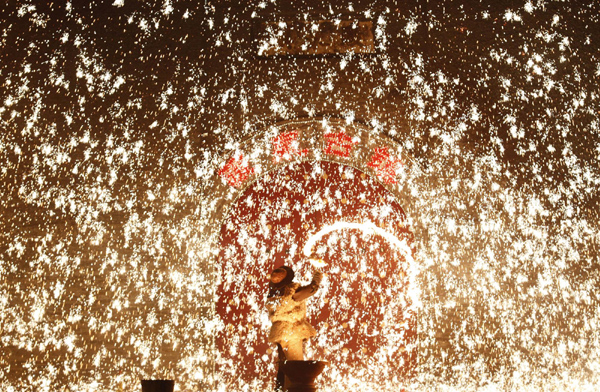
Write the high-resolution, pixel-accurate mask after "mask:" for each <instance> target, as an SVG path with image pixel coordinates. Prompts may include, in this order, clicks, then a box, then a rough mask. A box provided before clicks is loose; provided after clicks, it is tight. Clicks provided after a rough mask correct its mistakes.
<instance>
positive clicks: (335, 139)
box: [324, 131, 358, 158]
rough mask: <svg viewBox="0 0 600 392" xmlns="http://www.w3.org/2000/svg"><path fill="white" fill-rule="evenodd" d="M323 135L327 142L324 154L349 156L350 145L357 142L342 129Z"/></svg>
mask: <svg viewBox="0 0 600 392" xmlns="http://www.w3.org/2000/svg"><path fill="white" fill-rule="evenodd" d="M324 137H325V142H326V143H327V146H326V147H325V154H329V155H337V156H339V157H345V158H347V157H349V156H350V151H351V150H352V147H353V146H354V145H355V144H357V143H358V142H357V141H354V140H352V138H351V137H350V136H348V135H347V134H346V132H344V131H340V132H330V133H326V134H325V135H324Z"/></svg>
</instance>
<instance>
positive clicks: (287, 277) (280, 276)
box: [269, 265, 294, 288]
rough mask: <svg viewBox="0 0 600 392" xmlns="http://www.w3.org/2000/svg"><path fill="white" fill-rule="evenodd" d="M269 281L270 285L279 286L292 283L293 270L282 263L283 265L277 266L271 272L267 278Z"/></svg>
mask: <svg viewBox="0 0 600 392" xmlns="http://www.w3.org/2000/svg"><path fill="white" fill-rule="evenodd" d="M269 280H270V282H271V286H273V287H276V288H280V287H284V286H287V285H288V284H290V283H292V280H294V270H293V269H291V268H290V267H288V266H287V265H284V266H283V267H279V268H276V269H274V270H273V272H271V277H270V278H269Z"/></svg>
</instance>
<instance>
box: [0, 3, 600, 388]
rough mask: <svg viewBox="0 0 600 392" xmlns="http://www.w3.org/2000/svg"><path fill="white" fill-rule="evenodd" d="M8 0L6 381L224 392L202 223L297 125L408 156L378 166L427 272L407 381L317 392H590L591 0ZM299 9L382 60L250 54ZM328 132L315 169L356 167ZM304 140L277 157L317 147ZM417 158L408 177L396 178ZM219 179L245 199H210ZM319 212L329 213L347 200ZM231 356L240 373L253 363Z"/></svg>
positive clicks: (4, 87)
mask: <svg viewBox="0 0 600 392" xmlns="http://www.w3.org/2000/svg"><path fill="white" fill-rule="evenodd" d="M5 3H7V4H3V5H1V6H0V15H1V16H2V18H1V20H2V27H1V28H0V86H1V88H0V127H1V128H0V162H1V165H0V182H1V183H2V186H1V187H0V282H1V283H0V388H1V389H2V390H4V391H9V392H20V391H90V392H92V391H94V392H95V391H119V390H123V391H134V390H136V391H137V390H139V379H141V378H174V379H176V380H177V388H178V390H181V391H187V390H190V391H192V390H203V388H214V390H218V391H221V390H223V391H224V390H227V385H222V384H219V379H218V378H217V379H214V373H213V370H214V366H213V365H214V363H215V357H216V356H217V355H219V354H218V353H216V352H215V347H214V340H213V337H214V336H215V335H216V334H217V333H219V332H220V330H219V328H220V327H221V324H220V323H219V320H218V319H216V318H215V317H214V304H215V302H216V298H215V280H216V278H215V276H214V273H213V272H214V267H215V265H216V264H217V263H219V260H218V259H217V257H216V256H217V254H218V252H219V250H218V249H217V248H218V244H217V245H215V238H216V236H218V234H215V233H218V232H219V231H220V224H221V223H222V222H221V221H215V220H214V219H213V218H214V216H216V215H217V213H218V212H219V211H222V210H223V208H224V206H226V205H228V204H229V203H233V202H234V200H235V196H236V195H237V193H236V192H239V190H238V189H237V188H238V187H241V184H242V183H243V181H244V180H245V179H247V178H250V176H252V175H256V176H258V175H262V174H263V173H261V172H260V167H255V166H253V159H254V156H253V155H252V154H249V155H248V156H243V155H242V154H241V152H240V145H241V143H242V142H243V141H244V140H247V139H248V138H250V137H255V136H256V135H257V133H259V132H264V131H265V129H267V128H268V126H270V125H272V124H273V123H274V122H276V121H279V120H281V119H284V120H287V119H293V118H297V117H307V116H308V117H319V116H324V117H328V116H334V117H339V118H344V119H345V120H346V122H347V123H348V124H350V123H352V122H354V121H356V122H359V123H363V124H368V125H369V127H370V128H371V130H372V132H373V134H379V135H383V136H385V137H389V138H391V139H393V140H395V141H396V142H397V143H398V144H399V145H400V146H401V147H402V148H401V150H402V162H403V163H402V164H401V163H400V160H399V159H400V157H399V156H398V159H397V160H389V159H388V160H381V162H379V161H378V162H377V163H378V167H381V169H386V168H387V170H386V171H383V172H382V174H381V176H382V179H383V180H384V182H386V183H389V184H394V186H398V187H399V188H398V189H401V191H402V194H403V195H406V199H405V200H406V203H407V204H406V205H403V207H404V208H405V210H406V213H407V215H408V217H409V222H410V224H411V230H413V231H414V234H415V248H416V252H415V253H414V263H415V264H416V265H418V266H419V268H418V275H417V276H415V277H414V282H412V283H411V284H413V285H414V286H415V287H413V288H412V290H415V291H414V292H415V293H418V297H419V298H418V301H416V302H415V303H414V304H413V305H415V306H417V305H418V310H417V313H418V328H419V340H418V345H419V347H418V352H419V364H418V366H417V368H416V369H415V374H416V375H415V376H414V377H413V378H411V379H399V378H398V377H397V375H395V374H394V372H393V371H391V370H390V368H389V367H388V366H387V365H385V362H384V361H382V362H381V363H379V364H376V365H375V364H374V365H372V366H375V367H376V370H377V372H378V373H379V374H380V375H381V377H382V385H381V386H378V387H377V388H375V387H373V386H372V385H365V384H363V380H362V379H361V376H360V374H361V369H355V370H356V372H355V373H353V375H352V377H348V378H347V379H344V374H339V375H338V376H339V379H340V380H344V382H341V381H340V383H339V384H335V385H327V386H324V388H323V389H322V390H323V391H331V392H338V391H341V390H346V389H348V388H354V389H357V390H362V391H368V390H378V391H397V390H400V388H401V387H406V389H407V390H408V391H431V390H436V389H437V390H448V391H467V390H481V391H494V390H498V391H503V390H519V391H527V390H531V391H538V390H576V391H595V390H598V389H599V388H600V333H599V332H598V331H599V330H600V298H599V297H600V290H599V289H598V287H600V261H599V259H598V251H599V249H600V216H599V212H598V211H600V205H599V200H600V195H599V193H598V189H600V162H599V161H600V103H599V102H600V88H599V87H598V86H600V65H599V64H600V30H599V29H598V26H599V23H600V3H599V2H597V1H592V0H589V1H582V2H577V5H575V4H574V2H573V4H570V2H554V1H538V0H527V1H513V2H510V6H504V5H502V4H503V2H489V3H490V4H491V5H482V4H481V2H479V1H473V2H470V1H467V2H464V4H460V5H458V4H450V3H446V2H431V1H430V2H427V1H415V2H397V1H396V2H393V1H377V0H372V1H361V2H358V1H357V2H352V3H350V2H336V1H332V2H326V3H327V4H325V5H322V4H321V3H322V2H316V1H315V2H312V1H306V2H300V3H301V4H300V5H298V7H296V8H293V9H287V8H286V6H285V5H283V3H286V2H283V1H275V0H269V1H266V0H265V1H259V2H256V1H249V2H238V3H236V4H233V3H231V4H230V3H227V4H226V5H223V4H222V2H219V1H211V0H208V1H203V2H198V1H187V0H184V1H170V0H167V1H160V2H134V1H131V0H114V1H112V2H111V1H103V2H102V1H90V2H74V1H70V0H64V1H54V2H27V1H21V0H17V1H9V2H5ZM84 3H85V4H84ZM311 3H314V4H318V5H315V6H314V7H311V6H309V5H307V4H311ZM328 3H331V4H328ZM338 3H339V4H341V5H339V4H338ZM400 3H402V5H399V4H400ZM404 3H407V4H408V3H409V4H408V5H406V4H404ZM469 3H473V5H469ZM438 4H439V5H438ZM402 7H405V8H402ZM292 12H293V13H296V14H297V15H296V16H297V18H298V19H301V20H303V21H307V20H308V21H310V20H312V19H314V20H333V21H335V20H346V19H348V18H353V19H356V20H359V21H360V20H369V21H372V22H373V30H374V31H373V34H374V42H375V49H374V51H375V53H372V54H367V55H361V54H356V53H340V54H339V55H333V56H325V57H315V58H304V57H294V56H289V57H286V56H280V57H278V56H273V57H272V58H261V57H258V51H259V50H260V48H258V47H257V46H256V45H255V44H256V43H255V42H253V40H252V34H253V33H252V32H253V28H254V26H255V25H256V23H255V22H257V21H267V22H272V21H273V20H275V19H277V18H279V15H285V17H289V15H290V14H291V13H292ZM303 23H304V22H303ZM307 23H308V22H307ZM316 25H317V24H316V23H315V26H316ZM272 30H273V29H272ZM273 31H276V30H273ZM268 42H269V45H272V44H273V43H277V40H276V37H273V40H272V41H268ZM269 48H270V49H272V48H271V46H269ZM263 50H264V49H263ZM274 53H277V51H275V50H274ZM313 60H314V61H313ZM324 123H325V124H324V128H327V126H326V120H324ZM327 131H328V132H327V133H326V134H325V135H326V138H325V141H326V144H325V145H324V146H323V147H324V153H323V156H320V157H317V158H319V159H321V158H322V159H326V158H327V157H333V158H335V159H338V158H339V159H345V158H347V157H349V156H352V153H353V151H354V148H355V146H356V144H357V141H356V140H353V139H351V138H350V137H349V136H348V135H346V134H345V133H344V132H343V130H340V129H334V128H332V129H327ZM294 136H295V135H294V134H290V135H288V138H287V139H279V140H278V143H279V144H278V145H277V148H276V150H275V153H276V155H277V154H278V155H277V160H278V161H279V160H282V161H283V160H288V159H295V158H298V157H302V156H304V153H305V150H304V149H303V147H302V146H299V145H296V141H295V139H294ZM267 139H268V138H266V139H265V140H267ZM374 148H379V146H375V147H374ZM271 149H272V143H267V142H265V144H264V153H265V154H267V155H268V154H270V153H272V151H271ZM381 151H383V150H381ZM252 153H254V152H252ZM232 157H233V158H232ZM229 158H231V160H228V159H229ZM408 158H412V159H413V160H414V162H415V164H416V165H417V166H418V173H419V175H415V174H410V173H408V174H406V177H403V178H402V181H400V180H398V181H397V182H398V183H397V184H396V183H395V181H396V177H389V176H390V174H389V173H390V172H391V173H393V174H396V173H397V172H400V171H402V172H404V171H406V167H405V166H403V165H404V164H405V163H406V162H407V161H408ZM383 163H385V165H387V166H385V165H383V166H382V164H383ZM406 166H408V164H406ZM219 173H220V174H221V177H219V176H218V174H219ZM317 174H318V173H315V175H317ZM272 175H276V173H273V174H272ZM215 176H216V177H218V178H219V180H220V181H221V183H223V184H225V185H224V186H229V185H230V188H227V189H228V190H227V191H222V192H220V193H215V192H214V189H216V185H215V187H211V186H209V185H208V184H211V181H212V179H213V178H215ZM390 178H393V180H391V179H390ZM386 179H390V180H389V181H387V180H386ZM282 181H284V179H282ZM221 183H219V185H222V184H221ZM220 189H221V188H220ZM223 189H224V188H223ZM371 196H373V195H359V196H358V197H364V198H365V199H366V200H369V199H370V197H371ZM306 198H307V200H309V201H308V203H311V204H310V206H311V208H313V209H314V210H323V209H325V208H328V206H331V205H333V203H335V202H338V201H340V200H341V199H342V198H341V197H338V196H337V195H335V194H332V193H331V192H330V191H329V190H328V189H327V188H325V189H323V190H322V191H321V192H320V193H319V194H318V195H306ZM245 202H247V203H248V204H249V205H251V204H252V202H253V201H252V200H245ZM386 203H387V204H389V203H390V201H389V200H383V201H382V203H381V204H380V205H379V206H378V207H377V209H376V210H374V211H373V214H374V215H377V216H380V217H381V216H382V217H385V216H386V214H390V213H391V212H390V209H389V208H387V207H386ZM269 208H270V211H271V213H272V214H276V215H284V214H286V213H288V212H289V211H290V210H291V209H293V208H296V207H295V206H291V205H288V204H286V203H284V202H282V203H280V204H278V205H272V206H270V207H269ZM340 219H343V217H340ZM253 224H254V225H255V227H256V230H258V231H260V232H261V233H262V235H268V236H273V238H277V239H279V240H281V241H282V242H283V241H284V240H285V238H287V237H286V236H289V235H290V234H289V232H287V231H286V230H287V229H286V227H285V226H284V227H270V228H268V227H266V225H262V223H261V222H260V221H259V222H254V223H253ZM242 229H243V230H245V229H244V228H240V230H242ZM373 230H375V229H373ZM243 234H247V233H246V232H244V233H243ZM333 234H335V233H333ZM240 238H242V241H243V242H244V243H243V246H244V247H247V248H248V249H251V248H252V247H253V246H254V244H255V242H254V241H253V237H252V236H251V235H245V236H241V237H240ZM293 251H295V248H294V250H293ZM263 257H264V258H268V257H269V256H268V254H267V253H266V252H263ZM222 271H223V277H221V278H222V279H223V280H224V281H226V282H230V283H231V282H232V281H234V280H235V279H236V278H237V276H234V274H233V273H232V271H234V269H232V268H230V266H223V268H222ZM329 284H332V283H331V282H330V283H329ZM255 306H256V307H257V308H258V306H259V304H255ZM382 306H385V305H382ZM382 309H383V308H382ZM384 310H386V309H384ZM386 311H387V310H386ZM331 321H332V322H333V323H336V322H341V320H339V319H336V318H335V317H334V318H333V319H332V320H331ZM265 328H267V327H265ZM261 333H266V332H265V331H253V332H251V333H248V335H247V336H249V337H250V338H252V339H258V336H259V334H261ZM393 341H394V339H392V338H390V342H393ZM323 344H325V345H326V343H323ZM394 349H395V348H394V345H393V344H392V343H390V345H389V347H387V346H386V347H383V348H382V354H381V355H382V358H383V357H384V356H385V354H384V352H385V351H386V350H388V351H393V350H394ZM234 354H235V358H236V359H237V361H234V363H232V364H231V366H238V364H240V363H243V361H244V359H245V358H246V355H247V354H248V353H247V352H244V351H240V352H236V353H234ZM265 358H266V361H271V360H272V358H271V357H269V356H267V354H265ZM269 363H271V362H269ZM335 371H336V370H332V372H334V373H331V374H332V375H333V376H335V375H336V373H335ZM369 371H374V369H370V370H369ZM272 376H273V375H272V374H271V373H269V374H261V375H258V376H257V377H261V379H264V378H269V377H272ZM333 376H332V377H333ZM255 385H258V384H248V385H246V389H245V390H248V391H252V390H254V389H255Z"/></svg>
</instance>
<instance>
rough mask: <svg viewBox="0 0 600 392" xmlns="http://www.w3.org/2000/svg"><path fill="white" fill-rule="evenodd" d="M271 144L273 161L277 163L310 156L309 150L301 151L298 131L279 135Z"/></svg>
mask: <svg viewBox="0 0 600 392" xmlns="http://www.w3.org/2000/svg"><path fill="white" fill-rule="evenodd" d="M271 143H272V144H273V161H275V162H279V161H281V160H282V159H286V160H290V159H292V158H293V157H295V156H298V157H303V156H305V155H306V154H308V148H304V149H302V150H301V149H300V143H299V142H298V131H290V132H284V133H282V134H279V135H277V136H275V137H274V138H273V139H272V140H271Z"/></svg>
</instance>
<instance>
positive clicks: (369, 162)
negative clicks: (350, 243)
mask: <svg viewBox="0 0 600 392" xmlns="http://www.w3.org/2000/svg"><path fill="white" fill-rule="evenodd" d="M295 125H296V126H293V127H290V126H289V125H288V126H286V127H281V128H279V132H276V133H272V134H270V136H269V137H268V138H266V139H261V144H260V145H255V146H254V147H251V146H249V145H246V144H245V143H242V144H241V145H240V146H239V147H238V149H237V153H236V154H235V155H233V156H231V157H230V158H229V160H228V161H227V162H226V164H225V165H224V166H223V167H222V168H221V170H219V171H218V176H219V177H220V178H221V180H222V183H223V184H227V185H228V186H229V187H232V188H236V189H243V188H244V187H245V186H246V185H247V183H248V182H249V181H251V179H252V178H254V175H256V174H257V172H259V171H260V172H261V173H267V172H269V171H271V170H274V169H276V167H277V166H279V165H282V164H286V162H292V161H304V160H306V159H309V158H310V157H311V156H312V157H314V159H316V160H320V159H321V157H323V156H325V157H327V156H328V157H329V159H333V160H334V161H335V160H337V159H336V158H342V159H343V161H344V162H345V163H347V164H350V165H352V166H354V167H359V168H360V167H362V168H363V170H364V169H366V170H364V171H365V172H372V173H373V174H374V175H376V176H377V177H378V178H379V179H380V180H381V182H382V183H384V184H386V185H388V186H390V190H391V191H392V192H394V191H393V190H392V189H391V187H394V186H395V185H396V184H397V183H398V175H399V174H400V173H401V172H402V171H403V170H404V168H405V165H404V162H403V161H402V160H401V159H400V155H399V154H397V153H395V152H394V151H395V148H393V147H390V144H389V143H388V142H387V141H385V140H381V141H378V142H375V143H373V140H372V138H373V135H372V134H369V133H368V132H364V131H362V130H359V131H357V129H356V128H355V127H353V126H345V125H343V124H339V123H338V124H335V126H333V127H331V125H333V124H330V125H329V126H328V127H327V128H326V129H327V130H325V129H324V126H323V125H322V124H319V125H321V126H322V127H321V128H319V127H314V126H311V127H309V126H306V125H304V126H303V124H302V123H298V124H295ZM332 129H333V130H332ZM265 142H266V143H265ZM373 145H376V146H377V145H378V146H379V147H378V148H372V147H371V146H373Z"/></svg>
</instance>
